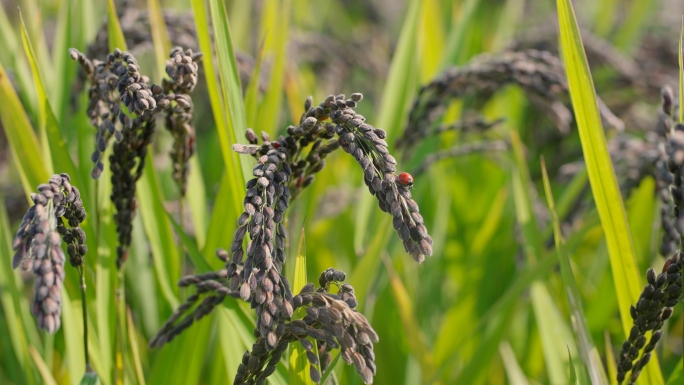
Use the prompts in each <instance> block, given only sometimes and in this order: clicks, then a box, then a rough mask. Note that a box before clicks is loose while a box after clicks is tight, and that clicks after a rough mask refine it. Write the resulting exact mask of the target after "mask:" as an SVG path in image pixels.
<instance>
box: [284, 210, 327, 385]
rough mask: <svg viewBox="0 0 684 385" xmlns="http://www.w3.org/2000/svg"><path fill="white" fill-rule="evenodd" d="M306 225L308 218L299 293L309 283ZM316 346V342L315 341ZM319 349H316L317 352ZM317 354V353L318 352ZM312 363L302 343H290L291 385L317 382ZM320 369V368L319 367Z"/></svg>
mask: <svg viewBox="0 0 684 385" xmlns="http://www.w3.org/2000/svg"><path fill="white" fill-rule="evenodd" d="M305 227H306V218H305V219H304V224H303V225H302V232H301V234H300V236H299V247H298V248H297V259H296V261H295V268H294V279H293V281H292V282H293V284H292V293H299V292H300V291H301V290H302V288H303V287H304V285H306V284H307V278H306V239H305V236H304V229H305ZM296 314H297V316H296V318H297V319H300V318H301V317H303V316H304V308H299V309H297V311H296ZM314 346H316V342H315V341H314ZM316 351H317V350H314V352H316ZM316 354H317V353H316ZM310 366H311V364H310V363H309V360H308V359H307V358H306V349H304V347H303V346H302V345H301V344H296V343H295V344H291V345H290V370H289V379H290V381H289V384H291V385H299V384H304V385H313V384H315V383H314V382H313V381H312V380H311V377H309V370H310V369H309V368H310ZM318 370H320V368H318Z"/></svg>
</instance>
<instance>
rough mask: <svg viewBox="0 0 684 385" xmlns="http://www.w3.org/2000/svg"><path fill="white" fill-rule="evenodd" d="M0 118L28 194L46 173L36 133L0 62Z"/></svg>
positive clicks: (42, 180) (41, 181)
mask: <svg viewBox="0 0 684 385" xmlns="http://www.w3.org/2000/svg"><path fill="white" fill-rule="evenodd" d="M0 100H2V103H0V120H2V127H3V129H4V130H5V136H6V137H7V141H8V142H9V147H10V153H11V154H12V160H13V163H14V164H15V165H16V167H17V170H18V171H19V177H20V179H21V183H22V185H23V186H24V191H25V192H26V193H27V194H28V193H29V192H31V191H33V189H34V188H35V186H38V185H39V184H41V183H45V181H46V180H48V178H49V173H48V171H47V169H46V168H45V163H44V162H43V155H42V152H41V150H40V145H39V144H38V139H37V138H36V134H35V132H34V131H33V127H31V122H30V121H29V118H28V116H27V115H26V111H25V110H24V107H22V105H21V101H19V97H18V96H17V94H16V93H15V92H14V87H12V83H10V81H9V78H8V77H7V73H6V72H5V69H4V68H3V66H2V64H0Z"/></svg>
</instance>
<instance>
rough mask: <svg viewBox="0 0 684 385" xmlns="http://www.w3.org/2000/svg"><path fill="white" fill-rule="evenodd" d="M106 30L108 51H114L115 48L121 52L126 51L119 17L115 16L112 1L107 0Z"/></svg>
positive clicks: (126, 47)
mask: <svg viewBox="0 0 684 385" xmlns="http://www.w3.org/2000/svg"><path fill="white" fill-rule="evenodd" d="M107 30H108V36H109V50H110V51H114V49H115V48H118V49H120V50H122V51H128V46H127V45H126V38H125V37H124V34H123V31H122V30H121V23H119V17H118V16H117V15H116V7H115V6H114V0H107Z"/></svg>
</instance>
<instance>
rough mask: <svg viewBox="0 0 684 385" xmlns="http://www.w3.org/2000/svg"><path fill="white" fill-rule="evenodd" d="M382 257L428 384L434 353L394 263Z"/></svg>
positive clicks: (409, 338) (432, 369)
mask: <svg viewBox="0 0 684 385" xmlns="http://www.w3.org/2000/svg"><path fill="white" fill-rule="evenodd" d="M381 255H382V262H383V263H384V264H385V269H386V270H387V274H388V275H389V279H390V286H391V288H392V296H393V297H394V302H395V303H396V305H397V309H398V310H399V318H400V319H401V324H402V326H403V328H404V335H405V336H406V339H407V341H408V344H409V348H410V350H411V353H412V354H413V356H414V358H415V359H416V360H418V364H419V365H420V369H421V374H422V376H423V383H428V382H427V381H428V380H429V379H430V378H432V376H434V374H435V366H434V360H433V357H432V353H431V352H430V348H429V347H428V346H427V343H426V341H425V335H424V334H423V333H422V331H421V329H420V325H419V324H418V321H417V320H416V318H415V316H414V314H415V311H414V309H413V305H412V304H411V298H410V297H409V294H408V292H407V291H406V287H404V284H403V283H402V282H401V279H400V278H399V276H398V275H397V272H396V271H395V270H394V266H393V265H392V261H391V260H390V259H389V256H388V255H387V253H381Z"/></svg>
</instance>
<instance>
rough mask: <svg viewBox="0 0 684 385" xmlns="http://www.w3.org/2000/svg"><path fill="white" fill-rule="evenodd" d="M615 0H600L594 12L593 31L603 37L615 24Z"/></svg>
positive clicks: (616, 3)
mask: <svg viewBox="0 0 684 385" xmlns="http://www.w3.org/2000/svg"><path fill="white" fill-rule="evenodd" d="M618 3H619V1H617V0H600V1H599V5H598V6H597V7H596V8H595V9H596V11H595V12H594V20H593V24H594V33H596V35H598V36H601V37H603V38H606V37H608V35H609V34H610V33H611V32H612V31H613V27H614V26H615V17H614V15H615V14H616V13H615V7H616V6H617V5H618Z"/></svg>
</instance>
